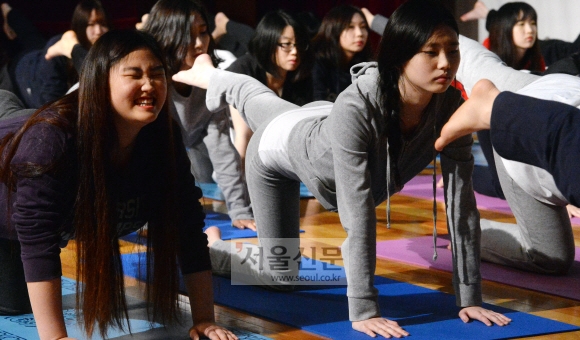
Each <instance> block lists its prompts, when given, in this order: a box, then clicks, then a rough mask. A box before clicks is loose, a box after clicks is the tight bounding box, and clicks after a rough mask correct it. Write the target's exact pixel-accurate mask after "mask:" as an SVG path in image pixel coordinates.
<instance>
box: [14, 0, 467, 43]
mask: <svg viewBox="0 0 580 340" xmlns="http://www.w3.org/2000/svg"><path fill="white" fill-rule="evenodd" d="M101 1H102V3H103V6H104V7H105V9H106V10H107V13H109V15H110V17H111V19H112V21H113V25H114V27H116V28H132V27H134V25H135V23H137V22H138V21H140V18H141V15H143V14H144V13H147V12H148V11H149V10H150V9H151V7H152V6H153V5H154V4H155V2H156V0H101ZM202 1H203V2H204V3H205V4H206V7H207V8H208V10H209V11H210V12H211V13H216V12H224V13H225V14H226V15H227V16H228V17H230V18H231V19H233V20H236V21H239V22H242V23H245V24H248V25H250V26H252V27H255V26H256V24H257V23H258V21H259V20H260V18H261V17H262V16H263V15H264V14H265V13H267V12H269V11H274V10H278V9H284V10H286V11H289V12H292V13H299V12H312V13H313V14H314V15H315V16H316V17H317V18H319V19H322V17H323V16H324V14H325V13H326V12H328V10H330V9H331V8H332V7H334V6H337V5H341V4H352V5H355V6H358V7H366V8H368V9H369V10H370V11H371V12H373V13H380V14H383V15H386V16H389V15H390V14H391V13H392V12H393V11H394V10H395V9H396V8H397V7H398V6H399V5H400V4H401V3H403V2H404V1H405V0H388V1H387V0H202ZM443 1H444V2H445V3H447V4H448V5H449V7H450V8H451V9H452V10H453V11H454V13H455V14H456V16H457V17H458V16H459V15H461V14H462V13H464V12H466V11H467V10H468V9H470V8H472V7H473V3H474V2H475V1H476V0H443ZM8 3H10V5H11V6H12V7H14V8H18V9H20V10H21V11H23V12H24V13H25V14H26V15H27V16H28V17H29V18H30V19H31V20H32V21H33V22H34V23H35V24H36V26H37V27H38V28H39V30H40V31H41V32H42V33H43V34H44V35H45V36H46V38H49V37H51V36H53V35H55V34H59V33H62V32H64V31H66V30H67V29H69V27H70V18H71V16H72V12H73V10H74V7H75V6H76V4H77V1H75V0H50V1H39V0H11V1H10V0H8ZM460 29H461V32H462V33H463V34H466V35H467V36H470V37H474V38H476V37H477V35H476V34H477V23H476V22H472V23H470V24H460ZM474 34H475V36H474Z"/></svg>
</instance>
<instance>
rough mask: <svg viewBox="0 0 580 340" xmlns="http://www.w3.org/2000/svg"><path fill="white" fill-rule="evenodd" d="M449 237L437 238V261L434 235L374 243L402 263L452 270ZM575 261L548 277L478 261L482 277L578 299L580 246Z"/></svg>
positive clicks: (379, 250)
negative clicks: (561, 273) (566, 269)
mask: <svg viewBox="0 0 580 340" xmlns="http://www.w3.org/2000/svg"><path fill="white" fill-rule="evenodd" d="M448 244H449V241H448V240H445V239H443V238H438V239H437V254H438V256H439V257H438V258H437V261H433V237H431V236H423V237H415V238H409V239H401V240H394V241H382V242H378V243H377V257H378V258H381V259H386V260H394V261H399V262H405V263H409V264H412V265H416V266H419V267H425V268H431V269H439V270H443V271H447V272H451V271H452V270H453V267H452V262H451V251H450V250H448V249H447V245H448ZM575 259H576V261H575V262H574V264H573V265H572V269H570V272H569V273H568V275H566V276H548V275H541V274H534V273H528V272H525V271H521V270H517V269H513V268H509V267H505V266H500V265H496V264H492V263H487V262H482V263H481V277H482V278H483V279H484V280H489V281H495V282H499V283H504V284H508V285H511V286H516V287H521V288H526V289H531V290H536V291H539V292H543V293H548V294H553V295H558V296H562V297H565V298H569V299H574V300H580V289H578V287H580V249H579V248H578V247H576V258H575Z"/></svg>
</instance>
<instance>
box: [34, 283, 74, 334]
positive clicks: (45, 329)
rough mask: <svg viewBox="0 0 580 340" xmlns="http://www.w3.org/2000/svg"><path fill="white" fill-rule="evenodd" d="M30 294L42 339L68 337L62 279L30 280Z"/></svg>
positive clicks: (35, 319)
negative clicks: (63, 306)
mask: <svg viewBox="0 0 580 340" xmlns="http://www.w3.org/2000/svg"><path fill="white" fill-rule="evenodd" d="M27 286H28V295H29V296H30V304H31V305H32V312H33V314H34V321H35V322H36V328H37V329H38V335H39V336H40V338H41V339H68V338H67V333H66V327H65V324H64V317H63V315H62V291H61V279H60V277H59V278H56V279H53V280H48V281H40V282H29V283H28V284H27Z"/></svg>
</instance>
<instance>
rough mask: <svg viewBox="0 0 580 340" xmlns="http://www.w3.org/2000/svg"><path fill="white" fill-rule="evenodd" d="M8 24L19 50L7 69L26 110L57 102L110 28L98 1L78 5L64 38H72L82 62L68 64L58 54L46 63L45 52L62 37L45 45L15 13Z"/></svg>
mask: <svg viewBox="0 0 580 340" xmlns="http://www.w3.org/2000/svg"><path fill="white" fill-rule="evenodd" d="M7 20H8V23H9V25H10V27H12V28H13V30H14V32H15V33H16V38H15V44H16V46H18V48H17V50H18V55H15V56H14V57H13V58H12V60H11V64H12V66H11V67H10V68H9V72H10V75H11V78H12V82H13V85H14V87H15V90H16V91H15V92H16V93H17V94H18V95H19V97H20V98H21V99H22V102H23V103H24V104H25V105H26V106H27V107H29V108H35V109H37V108H39V107H41V106H42V105H44V104H46V103H48V102H51V101H53V100H56V99H58V98H60V97H61V96H63V95H64V94H66V93H67V91H68V90H69V88H70V87H71V86H72V85H74V84H75V83H76V82H77V81H78V70H80V65H81V64H82V60H83V59H84V56H85V55H86V51H88V49H89V48H90V47H91V45H92V44H94V42H95V41H96V40H97V39H98V38H99V37H100V36H101V35H103V34H104V33H105V32H107V31H108V30H109V27H110V24H109V20H108V18H107V14H106V12H105V10H104V8H103V5H102V4H101V2H100V1H99V0H82V1H80V2H79V3H78V4H77V6H76V7H75V9H74V12H73V16H72V22H71V30H70V31H67V32H65V34H63V35H65V36H66V37H69V36H70V35H74V37H75V39H77V41H78V43H79V49H80V50H81V52H80V53H82V57H81V58H75V60H73V62H70V60H69V59H68V58H65V57H64V56H60V55H58V54H55V55H52V54H49V57H50V59H49V60H47V59H46V55H47V52H48V51H49V50H50V48H51V47H52V46H53V45H54V44H56V43H58V42H59V41H60V40H61V39H62V37H63V35H57V36H55V37H53V38H51V39H50V40H48V42H45V41H44V39H43V38H42V36H41V35H40V34H39V33H38V32H37V31H36V29H35V28H34V26H33V25H32V23H31V22H30V21H29V20H28V19H27V18H25V17H24V16H23V15H22V14H21V13H20V12H19V11H18V10H15V9H11V10H10V11H9V12H8V14H7ZM69 53H70V52H69ZM77 53H78V52H77ZM68 57H69V58H70V56H68Z"/></svg>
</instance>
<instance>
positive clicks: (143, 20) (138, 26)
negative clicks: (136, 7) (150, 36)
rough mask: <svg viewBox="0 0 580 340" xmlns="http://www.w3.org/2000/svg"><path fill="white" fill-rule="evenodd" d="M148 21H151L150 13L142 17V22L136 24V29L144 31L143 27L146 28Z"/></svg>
mask: <svg viewBox="0 0 580 340" xmlns="http://www.w3.org/2000/svg"><path fill="white" fill-rule="evenodd" d="M147 19H149V13H145V14H143V16H141V22H138V23H136V24H135V28H136V29H138V30H142V29H143V26H145V24H146V23H147Z"/></svg>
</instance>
